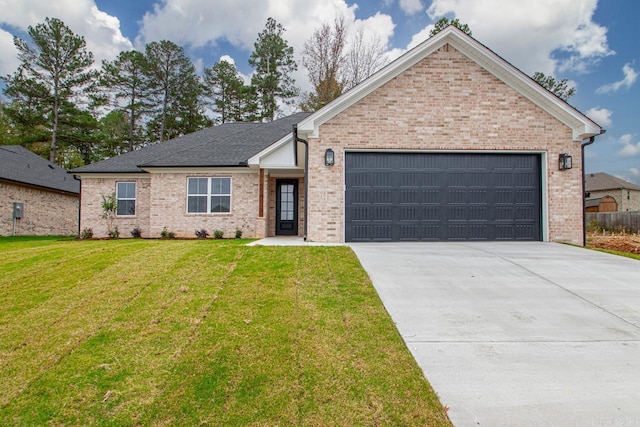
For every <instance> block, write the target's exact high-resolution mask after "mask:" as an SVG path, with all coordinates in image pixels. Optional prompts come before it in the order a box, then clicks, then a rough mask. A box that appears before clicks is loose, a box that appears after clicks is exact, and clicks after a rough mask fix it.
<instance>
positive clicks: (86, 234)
mask: <svg viewBox="0 0 640 427" xmlns="http://www.w3.org/2000/svg"><path fill="white" fill-rule="evenodd" d="M92 237H93V228H91V227H85V228H83V229H82V232H81V233H80V238H81V239H91V238H92Z"/></svg>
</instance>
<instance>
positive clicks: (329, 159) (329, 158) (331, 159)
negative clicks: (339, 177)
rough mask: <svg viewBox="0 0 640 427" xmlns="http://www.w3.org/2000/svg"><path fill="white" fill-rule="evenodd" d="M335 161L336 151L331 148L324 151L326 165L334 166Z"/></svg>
mask: <svg viewBox="0 0 640 427" xmlns="http://www.w3.org/2000/svg"><path fill="white" fill-rule="evenodd" d="M335 161H336V156H335V153H334V152H333V150H332V149H331V148H327V151H325V152H324V165H325V166H333V164H334V163H335Z"/></svg>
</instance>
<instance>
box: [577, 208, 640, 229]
mask: <svg viewBox="0 0 640 427" xmlns="http://www.w3.org/2000/svg"><path fill="white" fill-rule="evenodd" d="M585 215H586V223H587V228H589V229H593V228H595V227H597V228H599V229H605V230H609V231H622V230H624V231H626V232H629V233H638V232H640V212H597V213H596V212H587V213H586V214H585ZM594 231H595V230H594Z"/></svg>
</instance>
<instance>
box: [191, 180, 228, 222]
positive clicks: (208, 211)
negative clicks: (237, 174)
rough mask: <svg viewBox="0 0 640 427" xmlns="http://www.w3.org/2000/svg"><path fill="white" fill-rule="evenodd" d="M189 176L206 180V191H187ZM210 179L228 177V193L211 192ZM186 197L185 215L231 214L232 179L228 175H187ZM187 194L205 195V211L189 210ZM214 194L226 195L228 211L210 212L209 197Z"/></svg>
mask: <svg viewBox="0 0 640 427" xmlns="http://www.w3.org/2000/svg"><path fill="white" fill-rule="evenodd" d="M191 178H194V179H197V178H201V179H202V178H204V179H206V180H207V193H206V194H190V193H189V180H190V179H191ZM212 179H228V180H229V194H225V193H215V194H212V193H211V192H210V191H211V180H212ZM186 184H187V189H186V190H187V191H186V193H187V199H186V203H185V211H186V213H187V215H231V212H232V211H233V179H232V178H231V177H230V176H188V177H187V182H186ZM189 196H199V197H202V196H206V197H207V211H206V212H189ZM215 196H218V197H220V196H225V197H226V196H228V197H229V212H211V198H212V197H215Z"/></svg>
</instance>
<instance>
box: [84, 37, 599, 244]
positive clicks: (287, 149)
mask: <svg viewBox="0 0 640 427" xmlns="http://www.w3.org/2000/svg"><path fill="white" fill-rule="evenodd" d="M294 124H297V132H296V133H297V138H299V139H296V136H295V135H294V132H293V131H292V129H291V127H292V125H294ZM601 132H602V129H601V128H600V126H599V125H597V124H596V123H594V122H593V121H592V120H590V119H589V118H587V117H586V116H584V115H583V114H581V113H580V112H578V111H577V110H575V109H574V108H572V107H571V106H570V105H568V104H567V103H566V102H564V101H562V100H560V99H559V98H557V97H556V96H554V95H553V94H551V93H550V92H549V91H547V90H546V89H544V88H542V87H541V86H540V85H538V84H537V83H535V82H534V81H533V80H532V79H531V78H529V77H528V76H526V75H525V74H523V73H522V72H520V71H519V70H518V69H516V68H514V67H513V66H512V65H510V64H508V63H507V62H506V61H504V60H503V59H502V58H500V57H499V56H497V55H496V54H495V53H493V52H492V51H491V50H489V49H488V48H486V47H485V46H483V45H482V44H480V43H479V42H477V41H476V40H474V39H473V38H471V37H469V36H467V35H466V34H464V33H463V32H461V31H460V30H458V29H457V28H455V27H453V26H451V27H448V28H446V29H445V30H443V31H441V32H440V33H438V34H437V35H435V36H433V37H431V38H429V39H428V40H426V41H425V42H423V43H422V44H420V45H419V46H417V47H416V48H414V49H412V50H410V51H409V52H407V53H406V54H404V55H403V56H401V57H400V58H398V59H397V60H395V61H394V62H392V63H391V64H389V65H387V66H386V67H385V68H383V69H382V70H380V71H379V72H377V73H376V74H374V75H373V76H371V77H370V78H369V79H367V80H365V81H364V82H362V83H360V84H359V85H357V86H356V87H355V88H353V89H351V90H350V91H349V92H347V93H345V94H344V95H342V96H341V97H339V98H337V99H336V100H334V101H333V102H331V103H329V104H328V105H326V106H325V107H323V108H322V109H320V110H318V111H316V112H315V113H313V114H307V113H299V114H295V115H293V116H289V117H286V118H283V119H280V120H277V121H274V122H272V123H233V124H224V125H220V126H217V127H214V128H211V129H206V130H203V131H200V132H196V133H193V134H190V135H186V136H184V137H181V138H177V139H175V140H172V141H168V142H166V143H163V144H156V145H152V146H150V147H147V148H143V149H141V150H139V151H136V152H132V153H128V154H125V155H122V156H119V157H116V158H112V159H109V160H106V161H103V162H99V163H96V164H93V165H89V166H86V167H82V168H79V169H76V170H74V171H73V173H75V174H77V175H79V176H80V177H81V179H82V218H81V227H87V226H88V227H93V228H94V231H95V232H96V236H104V235H105V234H106V231H107V230H106V225H105V224H104V221H103V220H101V219H100V214H101V210H100V200H101V196H102V195H106V194H111V193H113V192H115V193H116V195H117V198H118V200H119V202H120V203H121V206H122V208H121V211H120V212H119V214H118V217H117V219H116V223H115V224H116V225H118V227H119V229H120V231H121V234H123V235H124V234H125V233H126V230H127V229H129V228H133V227H135V226H138V227H140V228H141V229H142V233H143V236H151V237H157V236H159V235H160V232H161V231H162V229H163V227H165V226H166V227H167V229H168V230H169V231H174V232H176V233H177V234H178V235H181V236H190V237H193V236H194V229H200V228H206V229H207V230H208V231H209V232H211V231H212V230H213V229H220V230H223V231H224V233H225V236H228V237H231V236H233V234H234V231H235V230H236V229H241V230H242V231H243V236H246V237H263V236H274V235H287V234H293V235H303V234H304V233H305V231H306V237H307V239H308V240H310V241H320V242H344V241H351V242H357V241H398V240H422V241H431V240H534V241H535V240H543V241H567V242H572V243H577V244H581V243H582V239H583V234H582V233H583V228H582V220H583V214H584V212H583V206H582V197H581V189H582V171H581V169H580V167H579V165H580V164H581V142H582V141H583V140H585V139H588V138H591V137H595V136H597V135H599V134H600V133H601ZM305 142H308V146H309V151H308V158H309V161H308V168H305V163H304V159H305ZM560 154H566V155H569V156H572V158H573V165H576V167H573V168H568V169H565V170H560V169H559V166H558V160H559V157H560ZM305 177H306V178H307V180H308V203H305V200H304V195H305V191H304V188H305ZM305 206H306V212H305ZM305 217H306V219H307V224H306V225H305V224H304V220H305ZM127 234H128V233H127Z"/></svg>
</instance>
